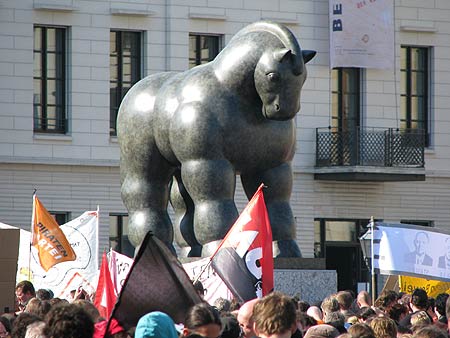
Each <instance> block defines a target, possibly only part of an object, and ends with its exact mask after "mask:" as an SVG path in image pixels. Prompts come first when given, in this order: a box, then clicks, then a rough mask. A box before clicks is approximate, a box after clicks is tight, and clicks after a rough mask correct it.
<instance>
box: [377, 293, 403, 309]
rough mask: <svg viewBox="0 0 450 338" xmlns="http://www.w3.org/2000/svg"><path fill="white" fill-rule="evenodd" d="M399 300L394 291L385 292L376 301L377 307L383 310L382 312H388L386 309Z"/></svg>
mask: <svg viewBox="0 0 450 338" xmlns="http://www.w3.org/2000/svg"><path fill="white" fill-rule="evenodd" d="M397 300H398V294H397V292H395V291H393V290H385V291H383V292H382V293H381V295H380V297H378V299H377V300H376V301H375V304H374V305H375V306H376V307H379V308H381V309H382V310H386V308H387V307H388V306H389V305H391V304H392V303H393V302H396V301H397Z"/></svg>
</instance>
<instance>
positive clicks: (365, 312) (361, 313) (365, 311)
mask: <svg viewBox="0 0 450 338" xmlns="http://www.w3.org/2000/svg"><path fill="white" fill-rule="evenodd" d="M375 315H376V313H375V311H374V310H373V309H372V308H371V307H369V306H363V307H362V308H360V309H358V311H357V312H356V317H358V318H359V319H362V320H363V321H366V320H367V319H369V318H370V317H373V316H375Z"/></svg>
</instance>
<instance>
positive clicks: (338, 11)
mask: <svg viewBox="0 0 450 338" xmlns="http://www.w3.org/2000/svg"><path fill="white" fill-rule="evenodd" d="M329 5H330V16H329V19H330V23H329V25H330V68H335V67H359V68H379V69H380V68H381V69H393V68H394V19H393V18H394V4H393V1H392V0H376V1H374V0H365V1H361V0H330V3H329Z"/></svg>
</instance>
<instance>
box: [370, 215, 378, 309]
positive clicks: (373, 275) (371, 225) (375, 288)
mask: <svg viewBox="0 0 450 338" xmlns="http://www.w3.org/2000/svg"><path fill="white" fill-rule="evenodd" d="M374 222H375V221H374V218H373V216H372V217H371V218H370V231H371V232H372V236H371V238H370V251H371V256H372V257H371V263H372V264H371V265H372V266H371V268H370V273H371V275H372V276H371V277H372V305H374V304H375V299H376V290H377V285H376V284H377V283H376V276H375V264H374V262H375V261H374V257H375V255H374V250H373V237H374V235H375V234H374V226H373V225H374Z"/></svg>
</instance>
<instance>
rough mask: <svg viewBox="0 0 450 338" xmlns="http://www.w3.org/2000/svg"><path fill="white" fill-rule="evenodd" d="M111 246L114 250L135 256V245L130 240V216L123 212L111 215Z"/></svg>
mask: <svg viewBox="0 0 450 338" xmlns="http://www.w3.org/2000/svg"><path fill="white" fill-rule="evenodd" d="M109 246H110V247H111V249H113V250H114V251H117V252H119V253H122V254H124V255H127V256H128V257H133V256H134V247H133V245H132V244H131V243H130V241H129V240H128V216H127V215H121V214H111V215H109Z"/></svg>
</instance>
